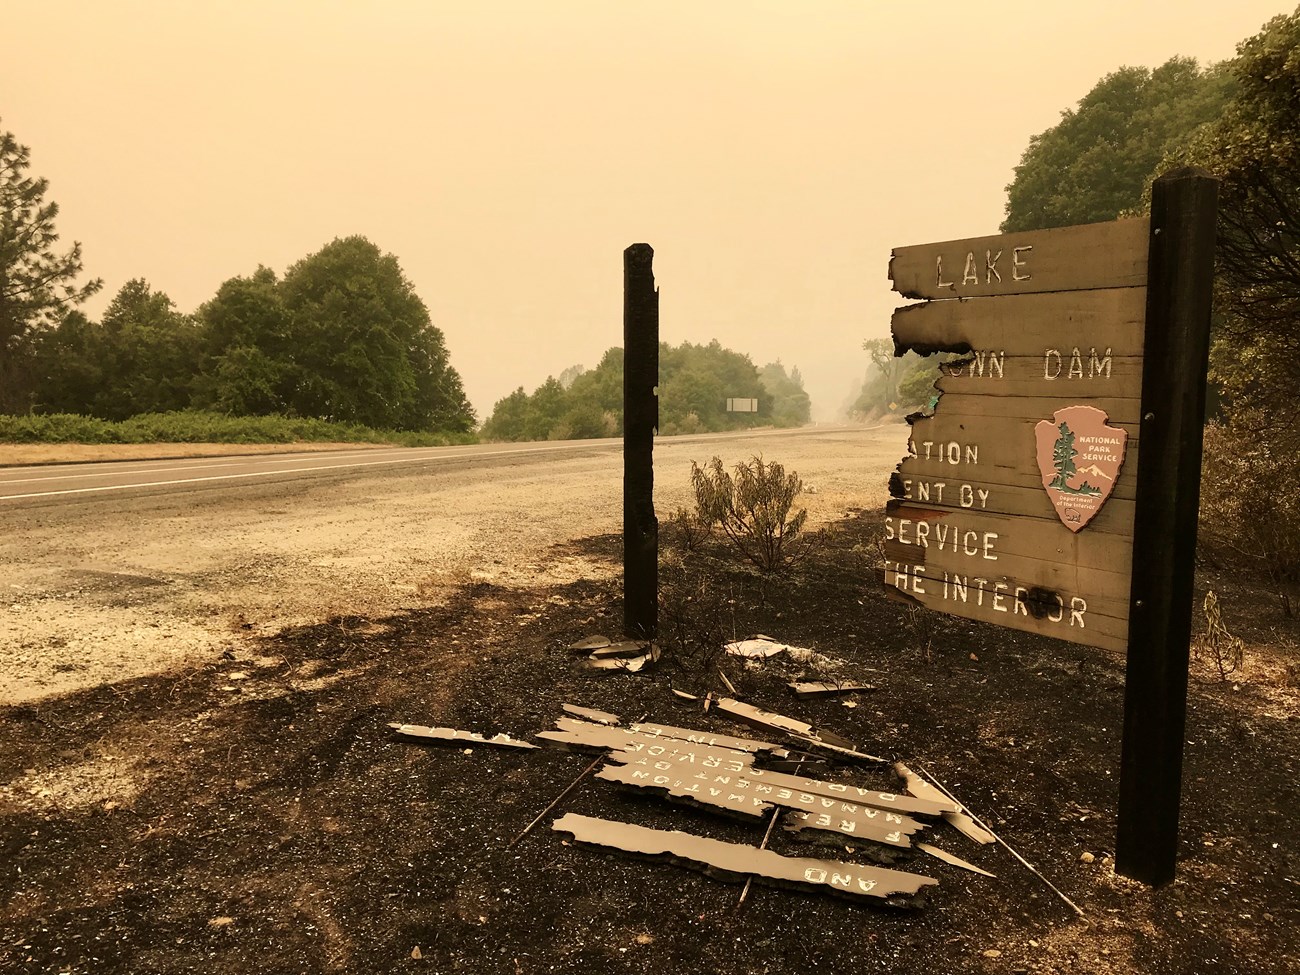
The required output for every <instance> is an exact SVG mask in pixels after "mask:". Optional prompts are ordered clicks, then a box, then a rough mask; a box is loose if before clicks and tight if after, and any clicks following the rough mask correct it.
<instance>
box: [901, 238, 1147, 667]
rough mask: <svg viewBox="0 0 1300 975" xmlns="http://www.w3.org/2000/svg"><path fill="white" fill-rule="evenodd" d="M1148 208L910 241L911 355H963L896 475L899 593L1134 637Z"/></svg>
mask: <svg viewBox="0 0 1300 975" xmlns="http://www.w3.org/2000/svg"><path fill="white" fill-rule="evenodd" d="M1148 232H1149V221H1148V220H1147V219H1146V218H1141V219H1135V220H1121V221H1117V222H1113V223H1103V224H1093V225H1088V226H1081V227H1065V228H1060V229H1056V230H1045V231H1037V232H1028V233H1016V234H1007V235H1003V236H997V237H981V238H975V239H971V240H958V241H950V242H947V243H939V244H923V245H920V246H917V247H900V248H897V249H896V250H895V251H894V253H893V257H892V258H891V261H890V277H891V278H892V279H893V282H894V290H895V291H898V292H900V293H901V294H902V295H904V296H905V297H908V298H921V299H925V301H924V303H922V304H915V305H909V306H907V307H904V308H900V309H899V310H898V311H896V312H895V313H894V317H893V334H894V346H895V353H896V354H898V355H902V354H903V353H904V352H907V351H909V350H911V351H915V352H918V353H921V354H923V355H925V354H930V353H934V352H951V353H959V354H960V357H958V358H955V359H950V360H949V361H947V362H945V363H944V364H943V365H942V366H941V367H940V373H941V376H940V379H939V381H938V383H937V388H938V391H939V393H940V396H939V400H938V403H937V404H936V405H935V407H934V408H933V410H932V411H929V412H928V413H927V412H923V413H921V414H916V415H913V416H912V417H910V418H909V420H910V423H911V436H910V439H909V442H908V448H907V456H906V457H905V458H904V459H903V461H902V463H900V464H899V466H898V470H897V472H896V473H895V474H894V475H893V476H892V477H891V478H890V495H891V500H890V502H889V506H888V511H887V515H886V519H885V538H886V547H885V558H886V562H885V573H884V575H885V583H886V585H887V586H888V587H889V591H890V593H891V594H893V595H897V596H898V597H899V598H902V599H906V600H908V601H911V602H915V603H920V604H922V605H925V606H928V607H930V608H932V609H937V610H941V611H943V612H946V613H952V614H954V615H957V616H964V617H967V618H970V619H978V620H986V621H988V622H993V623H999V624H1001V625H1004V626H1010V627H1014V628H1016V629H1021V630H1029V631H1032V632H1035V633H1042V634H1046V635H1049V636H1055V637H1059V638H1061V639H1065V640H1071V641H1074V642H1076V643H1086V644H1090V645H1094V646H1102V647H1109V648H1112V649H1123V648H1124V647H1125V646H1126V644H1127V638H1128V604H1129V583H1130V578H1129V576H1130V570H1131V566H1132V559H1133V540H1132V536H1133V511H1134V496H1135V495H1134V491H1135V480H1136V475H1135V472H1136V469H1137V463H1136V462H1137V449H1138V445H1137V439H1138V438H1137V433H1138V425H1139V422H1140V419H1141V417H1140V408H1141V393H1142V346H1143V332H1144V323H1145V310H1146V277H1147V237H1148Z"/></svg>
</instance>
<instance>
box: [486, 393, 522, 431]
mask: <svg viewBox="0 0 1300 975" xmlns="http://www.w3.org/2000/svg"><path fill="white" fill-rule="evenodd" d="M527 417H528V394H527V393H526V392H524V387H522V386H520V387H519V388H518V389H516V390H515V391H514V392H513V393H511V394H510V395H509V396H506V397H504V398H502V399H499V400H497V401H496V404H495V405H494V406H493V407H492V415H491V416H489V417H488V418H487V421H486V422H484V424H483V430H482V431H481V433H482V437H483V439H484V440H504V441H509V442H513V441H517V440H523V439H524V420H525V419H527Z"/></svg>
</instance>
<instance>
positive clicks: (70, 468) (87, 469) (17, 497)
mask: <svg viewBox="0 0 1300 975" xmlns="http://www.w3.org/2000/svg"><path fill="white" fill-rule="evenodd" d="M834 429H835V428H828V427H808V428H804V429H802V430H795V431H790V430H761V431H757V432H753V431H747V432H743V433H723V434H709V435H700V436H690V437H674V438H662V439H661V440H660V441H659V443H660V444H661V445H666V444H672V445H682V444H691V443H701V442H708V441H720V442H721V441H726V440H752V439H755V438H761V437H765V436H779V437H789V436H799V435H801V434H802V435H810V434H817V433H822V434H824V433H827V432H831V431H833V430H834ZM621 447H622V440H619V439H609V440H570V441H557V442H545V443H515V444H473V445H469V446H459V447H414V448H413V447H394V448H391V449H387V448H384V449H374V448H365V449H357V450H339V451H327V452H312V453H290V454H285V453H279V454H264V455H258V454H247V455H243V456H238V457H192V458H181V459H174V460H148V461H107V462H97V463H87V464H45V465H31V466H19V467H0V503H8V504H11V505H12V504H14V503H20V502H31V501H36V500H42V501H45V502H46V503H57V501H59V500H60V499H62V500H73V499H76V498H78V497H84V496H87V495H105V494H111V493H113V492H119V491H127V492H141V491H144V492H154V493H156V492H159V491H165V490H169V489H173V490H187V489H193V488H196V487H210V488H226V487H229V488H236V487H238V486H239V482H246V481H249V480H250V479H266V478H274V479H276V480H286V479H293V478H301V477H313V476H319V475H325V474H331V473H332V474H334V475H336V476H347V475H348V474H349V473H352V474H362V473H370V472H376V470H377V469H379V468H384V467H393V466H427V465H432V464H443V465H448V464H450V465H465V464H476V465H477V464H490V463H492V462H493V461H497V460H501V459H506V460H509V461H511V462H514V461H518V460H522V459H524V458H525V457H528V456H529V455H549V456H550V457H552V458H554V457H555V456H556V455H558V454H560V453H563V452H569V451H589V452H610V451H617V450H620V449H621ZM536 459H538V460H542V459H543V458H542V457H540V456H539V457H537V458H536Z"/></svg>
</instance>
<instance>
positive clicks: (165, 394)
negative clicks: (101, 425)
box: [90, 278, 200, 420]
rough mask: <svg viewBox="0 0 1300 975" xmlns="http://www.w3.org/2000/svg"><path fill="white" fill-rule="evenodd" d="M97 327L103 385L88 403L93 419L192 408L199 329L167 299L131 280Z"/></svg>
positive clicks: (145, 282) (142, 281)
mask: <svg viewBox="0 0 1300 975" xmlns="http://www.w3.org/2000/svg"><path fill="white" fill-rule="evenodd" d="M99 327H100V334H99V337H98V340H97V342H96V345H97V347H98V349H99V351H100V355H101V368H102V383H101V385H100V387H99V389H98V390H96V392H95V395H94V396H93V398H92V399H91V404H90V407H91V412H92V413H94V415H96V416H100V417H103V418H104V419H106V420H125V419H126V418H127V417H129V416H134V415H135V414H137V413H161V412H166V411H168V410H183V409H186V408H187V407H188V406H189V405H190V388H191V386H192V385H193V383H194V380H195V376H196V374H197V363H198V351H199V338H200V335H199V329H198V325H197V323H196V322H195V320H194V319H193V318H191V317H190V316H188V315H182V314H181V313H180V312H178V311H177V310H176V306H175V304H174V303H173V302H172V300H171V298H169V297H167V295H166V294H164V293H163V292H161V291H154V290H153V289H152V288H151V287H150V286H149V282H148V281H145V280H144V279H143V278H134V279H132V280H131V281H128V282H127V283H126V284H124V285H122V288H121V290H120V291H118V293H117V294H116V295H115V296H114V297H113V300H112V301H111V302H110V303H109V305H108V308H107V309H106V310H105V311H104V319H103V321H102V323H101V324H100V326H99Z"/></svg>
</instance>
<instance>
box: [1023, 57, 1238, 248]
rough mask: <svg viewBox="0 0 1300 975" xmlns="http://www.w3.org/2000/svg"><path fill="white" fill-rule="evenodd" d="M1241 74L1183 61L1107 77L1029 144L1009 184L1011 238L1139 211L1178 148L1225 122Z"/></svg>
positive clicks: (1126, 68)
mask: <svg viewBox="0 0 1300 975" xmlns="http://www.w3.org/2000/svg"><path fill="white" fill-rule="evenodd" d="M1236 84H1237V82H1236V76H1235V75H1234V74H1233V73H1232V72H1231V71H1228V70H1226V69H1225V68H1224V66H1222V65H1220V66H1214V67H1211V68H1208V69H1205V70H1201V69H1200V68H1198V67H1197V64H1196V62H1195V61H1194V60H1192V59H1191V58H1182V57H1175V58H1171V59H1170V60H1169V61H1167V62H1165V63H1164V64H1163V65H1161V66H1160V67H1158V68H1156V69H1155V70H1154V71H1152V70H1150V69H1148V68H1134V67H1125V68H1120V69H1119V70H1118V71H1115V72H1112V73H1111V74H1108V75H1106V77H1104V78H1102V79H1101V81H1099V82H1098V83H1097V84H1096V86H1095V87H1093V89H1092V90H1091V91H1090V92H1088V94H1087V95H1085V96H1084V97H1083V98H1082V99H1080V100H1079V104H1078V107H1077V109H1067V110H1066V111H1064V112H1062V113H1061V121H1060V122H1058V123H1057V124H1056V125H1054V126H1053V127H1052V128H1050V129H1048V130H1047V131H1045V132H1041V133H1039V134H1038V135H1036V136H1034V137H1033V138H1032V139H1030V140H1029V147H1028V148H1027V149H1026V150H1025V152H1024V155H1023V156H1021V159H1020V165H1018V166H1017V167H1016V175H1015V179H1014V180H1013V181H1012V182H1011V184H1010V185H1009V186H1008V187H1007V204H1006V219H1005V220H1003V222H1002V230H1003V232H1004V233H1007V232H1011V231H1017V230H1040V229H1043V228H1046V227H1062V226H1067V225H1069V224H1077V223H1092V222H1095V221H1100V220H1113V219H1114V218H1116V217H1117V216H1119V215H1120V214H1121V213H1123V212H1125V211H1126V210H1130V209H1132V208H1134V207H1137V206H1138V205H1139V204H1140V203H1141V200H1142V195H1143V192H1144V190H1146V189H1147V188H1148V187H1149V186H1150V183H1151V180H1152V178H1153V177H1154V176H1155V175H1156V171H1157V169H1158V167H1159V166H1160V162H1161V159H1162V158H1163V157H1164V156H1165V155H1166V154H1167V153H1168V152H1169V151H1170V150H1171V149H1173V148H1174V147H1176V146H1180V145H1182V144H1184V143H1186V142H1187V141H1188V139H1189V138H1190V137H1191V135H1192V133H1193V132H1195V131H1196V130H1197V129H1198V128H1199V127H1200V126H1202V125H1204V124H1205V123H1207V122H1209V121H1211V120H1213V119H1216V118H1218V117H1219V116H1220V115H1221V114H1222V112H1223V111H1224V109H1225V107H1226V106H1227V104H1228V103H1229V101H1230V99H1231V98H1232V94H1233V91H1234V90H1235V88H1236Z"/></svg>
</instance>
